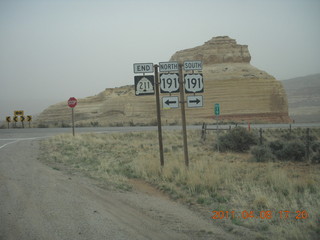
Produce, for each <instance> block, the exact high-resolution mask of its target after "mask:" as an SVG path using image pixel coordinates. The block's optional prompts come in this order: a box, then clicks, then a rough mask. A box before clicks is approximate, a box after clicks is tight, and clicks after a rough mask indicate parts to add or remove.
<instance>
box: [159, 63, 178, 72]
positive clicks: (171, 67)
mask: <svg viewBox="0 0 320 240" xmlns="http://www.w3.org/2000/svg"><path fill="white" fill-rule="evenodd" d="M177 71H179V63H178V62H160V63H159V72H177Z"/></svg>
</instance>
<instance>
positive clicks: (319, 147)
mask: <svg viewBox="0 0 320 240" xmlns="http://www.w3.org/2000/svg"><path fill="white" fill-rule="evenodd" d="M311 150H312V151H313V152H319V151H320V142H314V143H312V144H311Z"/></svg>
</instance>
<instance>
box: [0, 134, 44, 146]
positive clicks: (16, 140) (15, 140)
mask: <svg viewBox="0 0 320 240" xmlns="http://www.w3.org/2000/svg"><path fill="white" fill-rule="evenodd" d="M39 138H47V137H33V138H11V139H0V140H6V141H12V140H13V142H9V143H5V144H3V145H2V146H0V149H2V148H4V147H5V146H7V145H9V144H12V143H16V142H19V141H23V140H35V139H39Z"/></svg>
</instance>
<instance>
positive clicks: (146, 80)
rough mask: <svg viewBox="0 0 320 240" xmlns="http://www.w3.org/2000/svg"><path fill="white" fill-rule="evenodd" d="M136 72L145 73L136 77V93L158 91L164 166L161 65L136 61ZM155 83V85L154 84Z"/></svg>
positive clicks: (160, 143) (134, 70)
mask: <svg viewBox="0 0 320 240" xmlns="http://www.w3.org/2000/svg"><path fill="white" fill-rule="evenodd" d="M153 71H154V76H153V75H148V76H146V75H144V74H145V73H153ZM133 72H134V73H143V76H135V77H134V83H135V84H134V85H135V95H136V96H143V95H153V94H154V92H156V94H155V95H156V108H157V123H158V139H159V152H160V165H161V167H163V166H164V158H163V144H162V127H161V112H160V86H159V85H160V82H159V65H153V63H134V64H133ZM154 85H155V86H154Z"/></svg>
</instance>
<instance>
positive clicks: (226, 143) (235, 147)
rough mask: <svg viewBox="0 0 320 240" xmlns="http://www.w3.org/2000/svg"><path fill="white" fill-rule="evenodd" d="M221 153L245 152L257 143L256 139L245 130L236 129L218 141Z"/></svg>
mask: <svg viewBox="0 0 320 240" xmlns="http://www.w3.org/2000/svg"><path fill="white" fill-rule="evenodd" d="M218 141H219V149H220V150H221V151H234V152H245V151H247V150H249V149H250V147H251V146H252V145H256V144H257V143H258V140H257V137H256V136H255V135H254V134H253V133H251V132H249V131H247V130H246V129H245V128H242V127H236V128H233V129H232V130H230V131H229V132H227V133H226V134H224V135H222V136H221V137H219V139H218Z"/></svg>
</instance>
